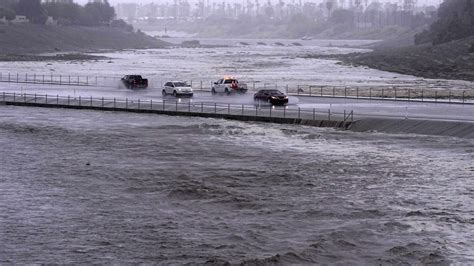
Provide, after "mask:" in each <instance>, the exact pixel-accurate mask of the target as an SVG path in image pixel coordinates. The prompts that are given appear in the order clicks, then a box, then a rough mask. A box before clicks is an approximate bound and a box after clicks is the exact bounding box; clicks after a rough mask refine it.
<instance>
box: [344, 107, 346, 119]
mask: <svg viewBox="0 0 474 266" xmlns="http://www.w3.org/2000/svg"><path fill="white" fill-rule="evenodd" d="M344 122H346V109H344Z"/></svg>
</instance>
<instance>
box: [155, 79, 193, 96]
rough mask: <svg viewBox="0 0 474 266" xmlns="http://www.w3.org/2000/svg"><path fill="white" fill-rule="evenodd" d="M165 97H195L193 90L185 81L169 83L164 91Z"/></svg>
mask: <svg viewBox="0 0 474 266" xmlns="http://www.w3.org/2000/svg"><path fill="white" fill-rule="evenodd" d="M162 94H163V96H166V95H173V96H174V97H182V96H187V97H193V88H191V85H189V84H187V83H186V82H183V81H168V82H166V83H165V86H164V87H163V91H162Z"/></svg>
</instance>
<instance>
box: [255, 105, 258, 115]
mask: <svg viewBox="0 0 474 266" xmlns="http://www.w3.org/2000/svg"><path fill="white" fill-rule="evenodd" d="M255 116H258V106H257V105H255Z"/></svg>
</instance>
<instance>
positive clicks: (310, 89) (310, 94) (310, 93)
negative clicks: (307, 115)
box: [309, 86, 313, 96]
mask: <svg viewBox="0 0 474 266" xmlns="http://www.w3.org/2000/svg"><path fill="white" fill-rule="evenodd" d="M311 91H312V88H311V86H309V96H312V94H313V93H312V92H311Z"/></svg>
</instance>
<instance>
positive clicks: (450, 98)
mask: <svg viewBox="0 0 474 266" xmlns="http://www.w3.org/2000/svg"><path fill="white" fill-rule="evenodd" d="M448 97H449V103H451V91H449V96H448Z"/></svg>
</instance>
